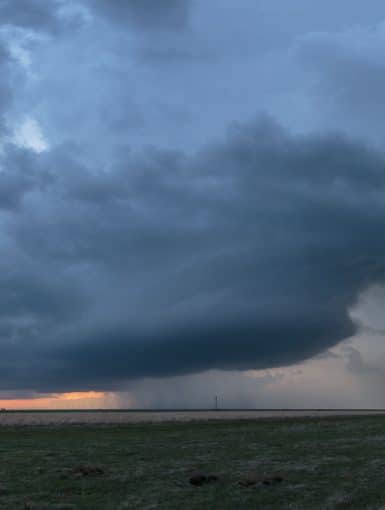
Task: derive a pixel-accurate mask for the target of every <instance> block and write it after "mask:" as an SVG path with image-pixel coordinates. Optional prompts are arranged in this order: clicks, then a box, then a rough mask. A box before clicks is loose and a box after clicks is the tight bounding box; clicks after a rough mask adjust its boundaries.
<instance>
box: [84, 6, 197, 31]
mask: <svg viewBox="0 0 385 510" xmlns="http://www.w3.org/2000/svg"><path fill="white" fill-rule="evenodd" d="M88 2H89V6H90V7H91V8H92V9H93V10H94V12H96V13H98V14H101V15H104V16H106V17H107V19H109V20H111V21H113V22H114V23H118V24H127V23H129V24H130V25H131V26H132V27H133V28H136V29H138V30H181V29H184V28H186V27H187V25H188V19H189V7H190V5H189V4H190V0H163V1H162V2H159V1H157V0H127V1H126V0H116V1H114V2H110V1H109V0H88Z"/></svg>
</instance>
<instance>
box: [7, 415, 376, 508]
mask: <svg viewBox="0 0 385 510" xmlns="http://www.w3.org/2000/svg"><path fill="white" fill-rule="evenodd" d="M122 414H123V413H122ZM126 414H129V413H126ZM165 414H167V413H165ZM38 415H39V413H25V415H24V416H25V417H27V416H30V417H33V418H34V419H35V416H38ZM65 415H66V413H52V417H53V416H57V422H56V423H57V424H58V425H59V424H60V426H51V425H46V426H30V425H27V420H25V421H24V422H19V423H21V424H23V425H25V426H22V427H14V426H3V427H2V428H0V460H1V462H0V508H1V510H18V509H20V510H23V509H25V510H32V509H33V510H42V509H47V510H54V509H56V510H59V509H61V510H65V509H67V510H128V509H130V510H131V509H138V510H146V509H147V510H150V509H160V510H179V509H186V510H198V509H199V510H201V509H206V508H207V509H214V510H216V509H218V510H226V509H228V510H230V509H231V510H233V509H254V508H260V509H262V508H263V509H264V510H275V509H286V508H287V509H300V510H303V509H305V510H307V509H309V510H312V509H326V510H327V509H335V510H337V509H359V510H365V509H373V510H374V509H376V510H377V509H380V508H385V417H383V416H356V417H353V416H351V417H347V416H343V417H341V416H339V417H323V418H303V417H301V418H298V417H297V418H280V419H275V418H274V419H272V418H267V419H264V420H263V419H261V420H246V419H245V420H236V421H234V420H223V419H222V420H218V421H207V420H206V421H182V422H177V421H174V422H170V421H168V422H162V423H131V424H127V423H122V425H115V424H112V425H111V424H110V425H108V424H106V423H104V426H95V425H91V423H85V424H83V425H81V426H80V425H72V426H69V425H68V424H66V423H64V421H65V418H64V416H65ZM87 415H88V416H94V419H95V422H94V423H95V424H97V423H98V422H99V423H101V422H100V421H99V415H98V414H97V413H88V414H87ZM106 415H108V416H115V417H119V413H106ZM12 416H14V417H15V418H16V417H20V416H21V415H20V414H17V413H9V414H8V413H5V414H4V416H3V418H2V419H3V423H4V419H5V418H7V417H12ZM41 416H42V417H43V418H44V417H45V416H46V415H43V413H41ZM68 416H69V417H71V416H73V414H71V413H68ZM135 416H137V415H135ZM168 416H169V417H170V415H168ZM152 418H153V416H151V419H152ZM173 418H174V419H175V416H174V417H173ZM52 419H53V418H52ZM183 419H184V418H183ZM34 423H35V421H34ZM40 423H44V420H43V419H42V421H41V422H40ZM191 481H192V482H194V484H192V483H191Z"/></svg>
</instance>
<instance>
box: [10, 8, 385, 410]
mask: <svg viewBox="0 0 385 510" xmlns="http://www.w3.org/2000/svg"><path fill="white" fill-rule="evenodd" d="M384 51H385V5H384V3H383V1H380V0H371V2H361V1H359V0H339V1H338V2H337V3H336V2H335V1H332V0H325V1H323V2H322V3H320V2H311V1H309V0H290V2H286V1H285V2H284V1H282V0H240V1H239V0H238V1H235V0H210V1H207V0H162V1H160V0H114V1H111V0H17V1H15V0H0V397H1V398H4V399H7V398H12V399H14V398H15V397H16V398H29V397H33V396H35V397H44V398H45V396H47V395H50V394H61V393H66V394H67V393H70V392H87V391H92V392H94V394H99V393H101V394H104V393H105V394H106V395H109V396H111V395H112V397H111V398H112V401H113V402H114V405H115V404H116V402H119V405H124V406H126V405H133V406H137V407H143V406H144V407H154V406H155V407H156V406H161V407H162V406H163V407H172V406H184V407H189V406H195V407H202V406H206V405H211V404H210V403H212V399H213V395H214V394H219V395H220V396H221V398H222V401H223V402H224V404H223V405H227V406H231V407H237V406H239V407H248V406H257V407H275V406H279V407H303V406H305V407H375V406H385V396H383V391H382V388H383V385H384V384H385V344H384V342H383V336H384V333H383V332H384V330H385V319H382V316H383V306H384V303H385V291H384V287H383V285H384V282H385V258H384V255H385V235H384V234H385V139H384V134H383V133H384V129H383V128H384V122H385V121H384V119H385V101H384V99H385V92H384V90H385V61H384V58H383V55H384Z"/></svg>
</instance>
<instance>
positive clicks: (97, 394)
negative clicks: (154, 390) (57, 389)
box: [0, 391, 117, 410]
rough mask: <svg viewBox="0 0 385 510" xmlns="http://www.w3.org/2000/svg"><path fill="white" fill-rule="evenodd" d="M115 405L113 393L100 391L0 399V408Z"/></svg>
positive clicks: (25, 408)
mask: <svg viewBox="0 0 385 510" xmlns="http://www.w3.org/2000/svg"><path fill="white" fill-rule="evenodd" d="M107 407H108V408H114V407H117V403H116V397H115V395H114V394H111V393H105V392H101V391H84V392H81V391H80V392H79V391H78V392H72V393H57V394H56V393H55V394H53V395H49V396H46V397H36V398H29V399H14V400H0V409H9V410H18V409H20V410H34V409H35V410H37V409H39V410H40V409H42V410H44V409H48V410H56V409H63V410H65V409H98V408H107Z"/></svg>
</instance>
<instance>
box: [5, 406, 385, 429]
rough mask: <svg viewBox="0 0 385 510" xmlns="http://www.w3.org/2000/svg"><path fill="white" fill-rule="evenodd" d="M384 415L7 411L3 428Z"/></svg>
mask: <svg viewBox="0 0 385 510" xmlns="http://www.w3.org/2000/svg"><path fill="white" fill-rule="evenodd" d="M368 415H369V416H370V415H373V416H374V415H385V410H357V409H355V410H335V409H330V410H317V409H314V410H294V409H281V410H252V409H246V410H218V411H215V410H193V411H191V410H184V411H140V410H137V411H135V410H134V411H130V410H122V411H120V410H117V411H105V410H103V411H102V410H100V411H7V412H0V426H15V427H16V426H28V425H32V426H35V425H76V424H78V425H114V424H115V425H119V424H125V423H127V424H129V423H163V422H190V421H202V420H203V421H211V420H213V421H223V420H225V421H226V420H227V421H228V420H233V421H234V420H261V419H273V418H274V419H284V418H326V417H331V416H368Z"/></svg>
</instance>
